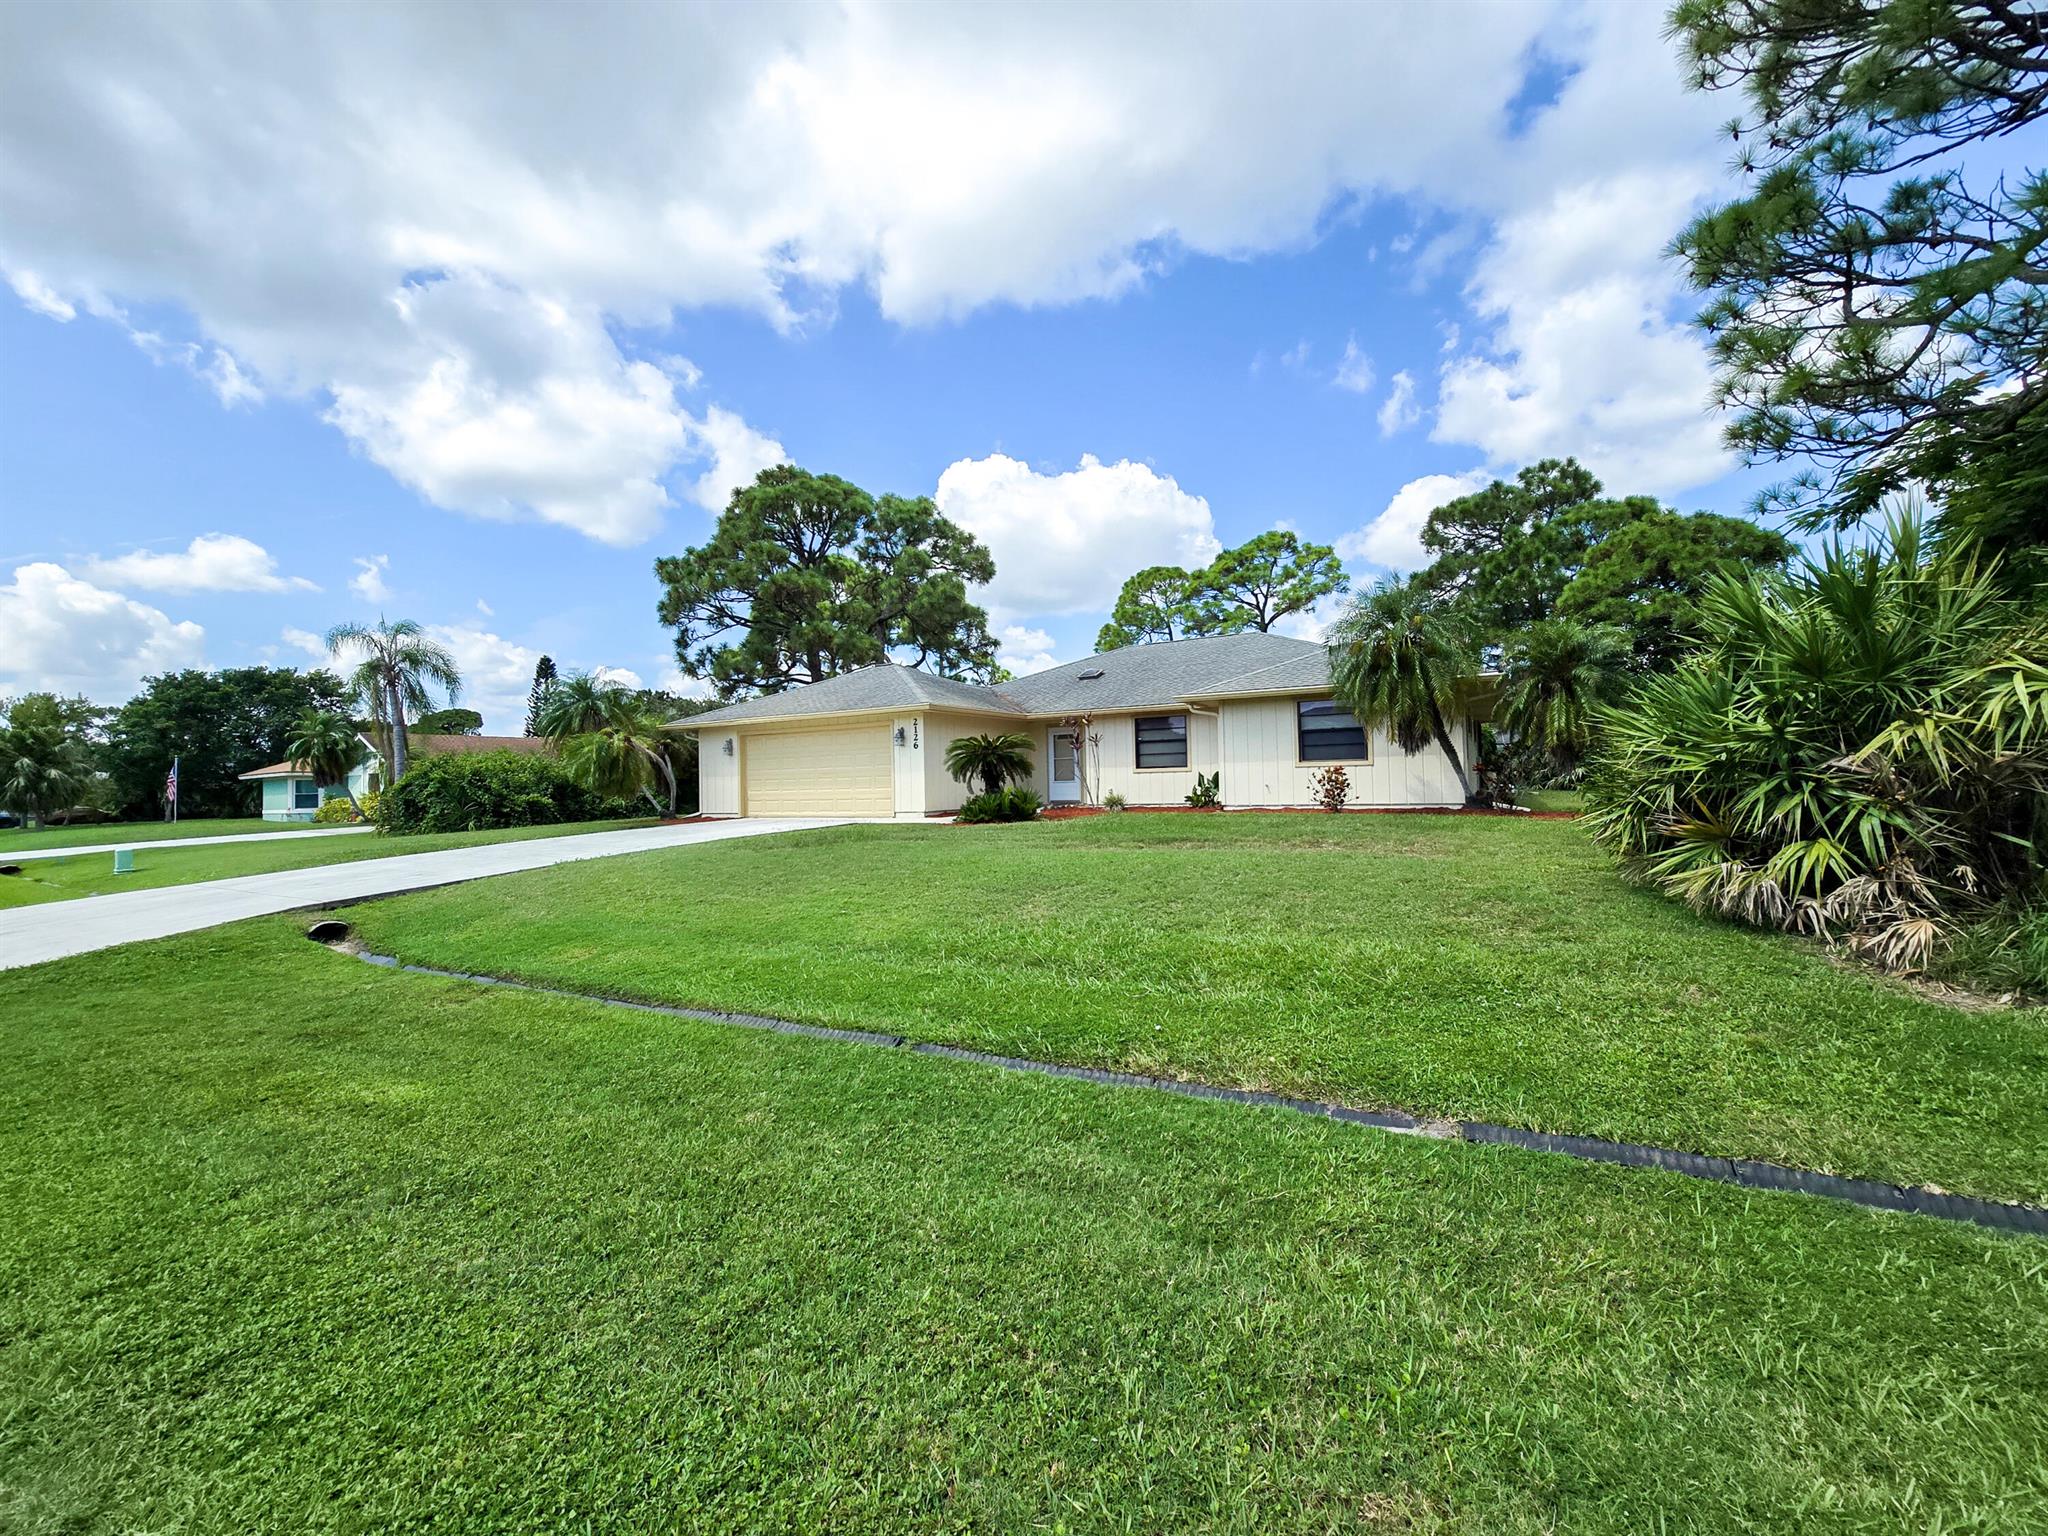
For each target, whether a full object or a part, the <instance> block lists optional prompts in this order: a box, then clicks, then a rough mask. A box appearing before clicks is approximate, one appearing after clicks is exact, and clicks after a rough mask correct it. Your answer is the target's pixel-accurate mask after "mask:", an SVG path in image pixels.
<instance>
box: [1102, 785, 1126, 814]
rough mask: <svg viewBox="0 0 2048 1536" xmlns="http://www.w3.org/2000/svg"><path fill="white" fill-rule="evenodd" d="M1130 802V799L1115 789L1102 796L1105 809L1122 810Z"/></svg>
mask: <svg viewBox="0 0 2048 1536" xmlns="http://www.w3.org/2000/svg"><path fill="white" fill-rule="evenodd" d="M1129 804H1130V802H1129V801H1128V800H1126V799H1124V797H1123V796H1122V795H1120V794H1118V793H1117V792H1116V791H1115V790H1113V789H1112V790H1111V791H1110V792H1109V793H1108V794H1106V795H1104V796H1103V797H1102V808H1103V809H1104V810H1105V811H1120V810H1122V809H1123V808H1124V807H1125V806H1127V805H1129Z"/></svg>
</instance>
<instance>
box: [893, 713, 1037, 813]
mask: <svg viewBox="0 0 2048 1536" xmlns="http://www.w3.org/2000/svg"><path fill="white" fill-rule="evenodd" d="M1013 732H1021V733H1022V734H1024V735H1027V736H1029V737H1031V739H1032V740H1033V741H1035V742H1037V743H1038V744H1039V746H1040V748H1041V750H1040V752H1039V753H1037V754H1036V755H1037V756H1040V757H1042V756H1043V755H1044V754H1043V750H1042V749H1043V747H1044V743H1045V732H1043V731H1040V730H1034V729H1033V728H1032V727H1031V726H1030V725H1028V724H1026V723H1025V722H1024V721H1022V720H1018V719H1014V718H1011V717H1007V716H1003V715H955V714H946V713H942V712H940V711H937V710H934V711H933V712H932V713H930V714H928V715H926V716H925V717H924V747H923V750H922V754H921V755H922V756H923V758H924V810H925V812H926V814H934V813H937V812H940V811H957V810H959V809H960V807H961V806H962V805H963V804H965V803H966V801H967V797H968V796H969V795H975V794H979V793H980V792H981V791H980V788H979V786H977V785H972V784H962V783H961V782H960V781H959V780H958V779H956V778H954V777H953V775H951V774H950V773H948V772H946V749H947V748H948V747H950V746H951V745H952V744H953V743H954V742H956V741H958V740H959V739H960V738H961V737H962V736H1007V735H1010V734H1011V733H1013ZM1044 773H1045V770H1044V768H1043V767H1039V768H1038V770H1037V775H1036V776H1037V777H1039V778H1043V777H1044ZM1038 793H1039V795H1040V796H1041V797H1042V796H1043V795H1044V794H1045V788H1044V786H1043V785H1042V784H1041V785H1040V786H1039V787H1038Z"/></svg>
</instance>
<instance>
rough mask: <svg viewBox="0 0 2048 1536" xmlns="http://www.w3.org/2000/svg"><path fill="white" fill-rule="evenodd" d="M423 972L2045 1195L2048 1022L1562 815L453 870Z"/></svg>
mask: <svg viewBox="0 0 2048 1536" xmlns="http://www.w3.org/2000/svg"><path fill="white" fill-rule="evenodd" d="M359 923H360V926H361V928H362V930H363V933H364V936H365V938H366V940H367V941H368V942H369V943H370V944H371V945H372V946H373V947H375V948H377V949H380V950H383V951H386V952H390V953H396V954H398V955H400V956H402V957H404V958H405V959H408V960H412V961H417V962H422V963H426V964H431V965H437V966H445V967H448V968H451V969H457V970H477V971H486V972H495V973H499V974H504V975H513V976H520V977H524V978H527V979H531V980H537V981H543V982H549V983H553V984H556V985H560V986H564V987H569V988H573V989H577V990H584V991H594V992H601V993H608V994H616V995H621V996H631V997H639V998H645V999H650V1000H655V1001H669V1002H678V1003H691V1004H698V1005H704V1006H711V1007H720V1008H729V1009H736V1010H747V1011H753V1012H759V1013H767V1014H774V1015H779V1016H782V1017H786V1018H794V1019H800V1020H805V1021H809V1022H815V1023H826V1024H842V1025H849V1026H856V1027H865V1028H875V1029H885V1030H890V1031H894V1032H897V1033H901V1034H905V1035H908V1036H911V1037H913V1038H916V1039H921V1040H943V1041H950V1042H953V1043H957V1044H963V1045H970V1046H976V1047H980V1048H983V1049H988V1050H994V1051H998V1052H1004V1053H1010V1054H1017V1055H1026V1056H1035V1057H1040V1058H1045V1059H1055V1060H1061V1061H1069V1062H1079V1063H1084V1064H1091V1065H1102V1066H1118V1067H1124V1068H1129V1069H1133V1070H1139V1071H1147V1072H1166V1073H1172V1074H1177V1075H1182V1076H1188V1077H1196V1078H1202V1079H1206V1080H1209V1081H1213V1082H1222V1083H1231V1084H1238V1085H1246V1086H1254V1087H1269V1088H1274V1089H1279V1090H1283V1091H1286V1092H1291V1093H1302V1094H1308V1095H1312V1096H1315V1097H1320V1098H1335V1099H1341V1100H1344V1101H1347V1102H1350V1103H1355V1104H1362V1105H1379V1104H1391V1105H1396V1106H1400V1107H1404V1108H1408V1109H1413V1110H1419V1111H1423V1112H1427V1113H1434V1114H1442V1115H1453V1116H1459V1117H1464V1118H1475V1119H1489V1120H1495V1121H1500V1122H1503V1123H1508V1124H1514V1125H1521V1126H1530V1127H1535V1128H1540V1129H1546V1130H1563V1131H1575V1132H1580V1133H1584V1134H1590V1135H1600V1136H1611V1137H1618V1138H1622V1139H1626V1140H1637V1141H1647V1142H1654V1143H1658V1144H1662V1145H1668V1146H1675V1147H1681V1148H1686V1149H1689V1150H1695V1151H1706V1152H1713V1153H1722V1154H1730V1155H1743V1156H1754V1157H1763V1158H1768V1159H1772V1160H1775V1161H1779V1162H1784V1163H1791V1164H1796V1165H1802V1166H1806V1167H1813V1168H1820V1169H1825V1170H1828V1171H1831V1172H1837V1173H1845V1174H1853V1175H1864V1176H1873V1177H1881V1178H1887V1179H1891V1180H1895V1181H1898V1182H1908V1183H1934V1184H1938V1185H1941V1186H1943V1187H1946V1188H1950V1189H1954V1190H1960V1191H1965V1192H1968V1193H1971V1194H1978V1195H1988V1196H1991V1197H1995V1198H2010V1199H2029V1200H2035V1201H2044V1200H2048V1020H2044V1015H2043V1014H2041V1013H2040V1012H2037V1011H2003V1012H1987V1013H1966V1012H1963V1011H1960V1010H1958V1009H1955V1008H1952V1007H1948V1006H1943V1005H1940V1004H1937V1003H1935V1002H1932V1001H1928V1000H1926V999H1924V998H1922V997H1919V996H1916V995H1915V994H1913V993H1912V992H1910V991H1908V990H1907V989H1906V988H1904V987H1902V986H1900V985H1898V984H1895V983H1892V982H1889V981H1885V980H1882V979H1878V978H1875V977H1872V976H1870V975H1867V974H1863V973H1860V972H1857V971H1853V970H1849V969H1846V968H1843V967H1840V966H1837V965H1834V964H1832V963H1830V962H1829V961H1828V960H1827V959H1826V958H1825V957H1824V956H1823V955H1821V954H1820V953H1819V952H1817V951H1816V950H1815V949H1814V948H1813V947H1811V946H1810V945H1807V944H1805V943H1802V942H1798V941H1794V940H1791V939H1788V938H1785V937H1782V936H1777V935H1770V934H1763V933H1758V932H1755V931H1752V930H1747V929H1741V928H1737V927H1734V926H1731V925H1727V924H1720V923H1713V922H1705V921H1702V920H1701V919H1699V918H1697V917H1695V916H1693V915H1692V914H1691V913H1690V912H1688V911H1686V910H1685V909H1684V908H1682V907H1680V906H1677V905H1674V904H1673V903H1671V902H1668V901H1665V900H1663V899H1662V898H1660V897H1658V896H1656V895H1653V894H1651V893H1649V892H1646V891H1642V890H1638V889H1633V888H1630V887H1628V886H1626V885H1624V884H1623V883H1622V882H1621V881H1620V880H1619V879H1617V877H1616V876H1615V874H1614V872H1613V870H1612V869H1611V867H1610V866H1609V864H1608V863H1607V862H1606V860H1605V859H1604V858H1603V857H1602V856H1600V855H1599V854H1598V853H1597V852H1596V851H1595V850H1594V849H1593V848H1592V847H1591V846H1590V845H1589V843H1588V841H1587V840H1586V838H1585V836H1584V834H1583V833H1581V832H1580V831H1579V829H1578V828H1577V827H1576V826H1575V825H1574V824H1572V823H1570V822H1562V821H1542V822H1537V821H1515V820H1511V819H1507V818H1461V817H1378V816H1355V817H1351V816H1347V817H1327V818H1325V817H1312V816H1250V815H1246V816H1224V817H1191V816H1100V817H1090V818H1083V819H1078V820H1073V821H1065V822H1056V823H1040V824H1034V825H1029V826H1019V827H998V828H964V827H936V828H921V827H866V828H862V827H852V828H839V829H830V830H820V831H815V832H804V833H798V834H792V835H788V836H781V837H772V838H763V839H757V840H748V841H738V842H729V843H720V844H715V845H711V846H708V847H703V848H693V849H686V850H677V851H674V852H668V851H663V852H659V853H652V854H645V855H637V856H634V857H631V858H622V859H611V860H606V861H605V862H603V863H602V864H584V865H570V866H564V867H562V868H559V869H553V870H547V871H540V872H536V873H533V874H526V875H518V876H511V877H507V878H505V879H502V880H493V881H490V882H488V883H486V884H484V885H481V886H477V887H465V888H462V889H460V890H450V891H444V892H425V893H421V894H419V895H416V896H410V897H406V898H403V899H400V900H395V901H392V902H388V903H382V904H379V905H377V906H375V907H371V908H366V909H364V910H363V911H362V912H361V913H360V914H359Z"/></svg>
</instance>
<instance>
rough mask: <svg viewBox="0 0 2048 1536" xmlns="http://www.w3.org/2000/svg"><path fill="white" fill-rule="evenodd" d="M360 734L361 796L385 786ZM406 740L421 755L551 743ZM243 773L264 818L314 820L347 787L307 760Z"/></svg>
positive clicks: (543, 747) (356, 786) (351, 786)
mask: <svg viewBox="0 0 2048 1536" xmlns="http://www.w3.org/2000/svg"><path fill="white" fill-rule="evenodd" d="M356 739H357V740H358V741H360V742H361V743H362V744H363V759H362V761H361V762H359V763H358V764H356V766H355V768H354V769H353V770H352V771H351V772H350V773H349V776H348V790H353V791H354V792H355V795H356V798H357V799H358V800H360V799H361V798H362V797H363V796H364V795H367V794H371V793H373V792H374V791H376V790H378V789H380V788H382V787H383V783H384V764H383V762H382V760H381V759H380V758H379V757H378V755H377V749H376V747H375V746H374V745H373V744H372V743H371V741H370V738H369V737H367V736H358V737H357V738H356ZM405 745H406V750H407V751H408V752H410V753H411V754H412V755H413V756H414V757H416V758H418V757H443V756H446V755H448V754H451V753H457V752H545V751H547V750H548V749H549V747H550V746H551V745H552V743H550V742H549V741H548V740H547V739H546V738H545V737H541V736H433V735H419V734H417V733H415V732H411V731H408V732H407V733H406V737H405ZM238 777H239V778H241V779H242V780H243V782H245V783H257V784H261V785H262V786H263V819H264V820H265V821H311V820H312V819H313V813H314V812H315V811H317V810H319V809H320V804H321V802H322V801H323V800H339V799H342V798H344V797H345V796H346V794H347V792H348V791H347V790H344V789H343V788H342V786H341V785H339V784H328V785H321V784H319V783H317V782H315V780H314V778H313V772H312V770H311V769H309V768H308V767H307V766H306V765H305V764H304V763H303V762H287V763H271V764H270V765H269V766H267V767H264V768H255V769H251V770H250V771H249V772H248V773H244V774H240V775H238Z"/></svg>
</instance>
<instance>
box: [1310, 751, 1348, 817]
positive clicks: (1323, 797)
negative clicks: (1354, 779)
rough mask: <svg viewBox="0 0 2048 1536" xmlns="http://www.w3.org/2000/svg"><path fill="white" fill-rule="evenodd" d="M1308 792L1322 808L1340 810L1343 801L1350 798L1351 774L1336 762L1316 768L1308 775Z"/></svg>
mask: <svg viewBox="0 0 2048 1536" xmlns="http://www.w3.org/2000/svg"><path fill="white" fill-rule="evenodd" d="M1308 792H1309V795H1310V797H1311V798H1312V799H1313V800H1314V801H1315V803H1316V804H1317V805H1320V806H1321V807H1322V808H1323V809H1324V810H1326V811H1341V810H1343V809H1344V802H1345V801H1346V800H1349V799H1350V798H1351V775H1350V774H1348V773H1346V772H1345V771H1344V769H1343V766H1342V765H1341V764H1338V763H1332V764H1330V766H1329V767H1327V768H1318V769H1317V770H1316V771H1315V772H1314V773H1312V774H1310V775H1309V776H1308Z"/></svg>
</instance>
